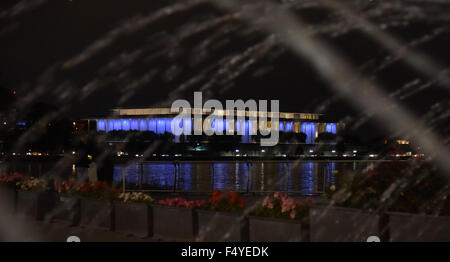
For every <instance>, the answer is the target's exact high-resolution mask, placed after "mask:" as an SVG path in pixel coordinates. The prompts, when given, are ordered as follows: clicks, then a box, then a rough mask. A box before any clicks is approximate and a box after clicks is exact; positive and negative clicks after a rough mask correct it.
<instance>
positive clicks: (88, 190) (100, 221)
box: [76, 181, 120, 230]
mask: <svg viewBox="0 0 450 262" xmlns="http://www.w3.org/2000/svg"><path fill="white" fill-rule="evenodd" d="M119 192H120V191H119V190H118V189H115V188H112V187H110V186H109V185H108V184H107V183H106V182H104V181H97V182H86V183H84V184H83V185H81V186H80V187H78V188H77V189H76V194H77V195H79V196H80V198H81V202H80V213H81V219H80V225H82V226H87V227H94V228H101V229H106V230H114V225H115V223H114V205H113V203H112V201H113V199H114V198H116V197H117V195H118V194H119Z"/></svg>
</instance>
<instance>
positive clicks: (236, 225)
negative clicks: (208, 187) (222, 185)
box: [197, 190, 249, 241]
mask: <svg viewBox="0 0 450 262" xmlns="http://www.w3.org/2000/svg"><path fill="white" fill-rule="evenodd" d="M244 208H245V198H243V197H240V196H239V194H237V193H236V192H229V191H218V190H216V191H214V192H213V195H212V197H211V198H210V199H209V202H208V204H206V205H205V206H203V207H202V209H199V210H197V213H198V226H199V233H198V237H197V240H199V241H248V239H249V237H248V218H247V217H245V216H243V215H242V211H243V209H244Z"/></svg>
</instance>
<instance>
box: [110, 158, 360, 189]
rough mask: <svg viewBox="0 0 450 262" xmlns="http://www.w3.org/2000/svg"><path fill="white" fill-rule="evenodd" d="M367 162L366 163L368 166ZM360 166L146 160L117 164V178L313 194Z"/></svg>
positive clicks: (148, 184) (152, 184)
mask: <svg viewBox="0 0 450 262" xmlns="http://www.w3.org/2000/svg"><path fill="white" fill-rule="evenodd" d="M366 165H367V164H364V166H366ZM356 168H360V165H359V164H358V163H357V164H354V163H352V162H346V163H336V162H315V161H310V162H294V161H292V162H276V161H264V162H263V161H252V162H189V163H184V162H180V163H177V164H175V163H156V162H145V163H142V164H132V165H128V166H116V167H115V169H114V180H115V181H121V180H122V175H123V174H125V179H126V182H127V185H128V186H129V187H131V188H142V189H159V190H173V189H174V188H175V187H176V190H178V191H198V192H210V191H212V190H214V189H219V190H223V189H228V190H232V191H250V192H266V191H287V192H304V193H305V194H313V193H320V192H323V190H324V188H325V187H329V186H331V185H334V184H335V182H336V179H335V176H336V174H337V173H338V171H340V170H349V169H356Z"/></svg>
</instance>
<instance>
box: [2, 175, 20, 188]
mask: <svg viewBox="0 0 450 262" xmlns="http://www.w3.org/2000/svg"><path fill="white" fill-rule="evenodd" d="M25 179H26V177H25V176H24V175H22V174H20V173H17V172H14V173H13V174H12V175H9V174H6V173H4V174H1V175H0V185H4V186H7V187H10V188H16V187H17V183H18V182H20V181H23V180H25Z"/></svg>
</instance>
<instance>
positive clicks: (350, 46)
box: [0, 0, 450, 135]
mask: <svg viewBox="0 0 450 262" xmlns="http://www.w3.org/2000/svg"><path fill="white" fill-rule="evenodd" d="M17 2H18V1H10V0H2V1H1V3H0V10H2V11H4V10H9V8H11V7H12V6H13V4H14V3H17ZM169 2H174V1H162V0H160V1H155V0H152V1H137V0H130V1H128V0H127V1H116V0H95V1H88V0H74V1H62V0H61V1H47V3H45V4H44V5H42V6H40V7H38V8H36V9H34V10H32V11H28V12H24V13H23V14H19V15H17V16H14V17H12V18H11V17H2V16H1V15H0V84H1V85H2V86H4V87H6V88H9V89H15V90H17V92H18V97H19V98H20V97H24V96H26V95H27V94H29V92H31V91H32V90H34V89H35V88H36V86H37V85H38V83H39V82H41V83H42V81H43V80H42V75H43V73H44V72H45V71H46V70H48V68H50V67H51V66H53V65H58V66H59V69H57V70H56V71H55V73H54V77H53V79H52V80H51V82H50V84H49V86H52V87H51V88H50V89H49V90H48V91H46V92H44V93H43V94H41V95H39V96H37V97H36V100H39V101H44V102H46V103H51V104H54V105H56V106H60V105H64V104H71V106H70V110H69V111H68V114H69V116H72V117H82V116H88V115H94V114H97V113H102V112H106V111H107V110H108V109H110V108H115V107H117V106H122V107H146V106H154V105H156V104H158V103H159V102H161V101H163V100H166V99H168V94H169V93H170V92H171V91H173V90H174V89H175V88H177V87H179V86H180V85H181V84H183V83H186V81H188V80H189V79H191V78H192V77H193V76H195V75H197V74H198V73H199V72H200V71H201V70H203V69H205V68H208V66H211V65H212V64H213V63H214V62H217V61H219V60H220V59H223V58H224V57H228V56H231V55H235V54H242V53H243V52H244V51H245V50H246V49H247V48H248V47H249V46H252V45H255V44H257V43H258V42H260V41H261V40H263V39H265V38H266V37H267V34H266V33H263V32H261V30H258V29H256V30H255V31H254V32H253V33H249V32H248V30H249V29H250V28H251V27H250V26H248V25H247V24H246V23H245V22H243V21H233V22H229V23H225V24H221V25H220V26H216V27H213V28H211V29H209V30H206V31H204V32H202V33H199V34H195V35H193V36H191V37H188V38H186V39H184V40H183V41H180V42H177V39H176V38H174V37H173V36H174V35H176V34H177V33H179V32H182V31H183V30H188V29H187V28H189V27H188V26H189V24H190V23H195V22H201V21H206V20H208V19H213V18H215V17H218V16H220V15H223V14H225V13H224V12H223V11H220V10H217V9H216V8H213V7H212V6H209V5H201V6H198V7H195V8H191V9H189V10H188V11H186V12H181V13H178V14H176V15H173V16H168V17H166V18H163V19H160V20H158V21H157V22H155V23H152V24H151V25H150V26H147V27H145V28H144V29H141V30H138V31H136V32H134V33H131V34H125V35H122V36H121V37H120V38H119V39H117V41H115V42H114V44H112V45H111V46H109V47H107V48H105V49H104V50H102V51H100V52H99V53H97V54H96V55H94V56H93V57H91V58H90V59H89V60H87V61H86V62H84V63H83V64H81V65H80V66H77V67H75V68H72V69H68V70H63V69H61V65H62V64H63V63H64V62H66V61H68V60H69V59H71V58H73V57H75V56H76V55H77V54H80V53H82V52H84V51H85V50H86V48H87V47H88V46H89V45H90V44H92V43H93V42H94V41H95V40H96V39H98V38H101V37H103V36H105V35H107V33H108V32H109V31H111V30H113V29H115V28H117V27H118V26H119V25H121V24H122V23H123V22H124V21H126V20H128V19H130V18H131V17H134V16H136V15H141V16H143V15H147V14H149V13H152V12H154V11H155V10H157V9H159V8H161V7H163V6H165V5H168V3H169ZM376 4H377V2H376V1H373V5H376ZM447 7H448V5H447ZM367 8H371V6H368V7H367ZM447 10H449V9H447ZM1 13H2V12H1V11H0V14H1ZM298 15H299V16H300V17H301V18H302V19H303V20H304V21H306V22H307V23H309V24H311V25H321V24H323V23H326V22H327V21H328V22H330V21H331V23H332V21H333V19H336V15H335V14H334V13H333V12H330V11H328V10H326V9H321V8H314V7H312V8H309V9H304V10H301V11H299V12H298ZM375 22H376V23H378V24H382V23H383V21H382V20H380V21H375ZM446 23H447V26H450V25H449V24H448V22H442V21H436V20H432V21H430V20H427V19H426V18H425V19H422V20H413V21H410V23H409V24H408V25H404V26H398V27H391V28H390V29H389V31H390V32H391V33H393V34H394V35H395V36H396V37H398V38H399V39H401V40H403V41H411V40H413V39H417V38H420V37H422V36H424V35H426V34H429V33H430V32H432V31H433V30H434V29H436V28H440V27H442V26H444V25H445V24H446ZM227 26H228V27H227ZM233 27H236V28H238V29H237V30H236V31H234V32H231V33H229V34H225V33H224V34H223V36H222V37H221V38H220V39H219V40H217V43H213V45H212V47H211V48H209V49H208V52H207V55H205V56H203V55H204V54H203V53H202V52H201V49H198V46H199V44H200V43H201V42H202V41H203V40H204V39H206V38H207V37H208V36H211V35H213V34H214V33H217V32H219V31H220V30H226V29H227V28H233ZM320 37H321V38H322V39H324V40H326V41H328V42H329V43H331V44H332V45H333V46H334V47H336V49H337V50H339V51H341V52H342V54H343V55H345V56H346V57H347V58H348V59H349V60H350V61H351V63H352V64H353V65H354V66H355V67H356V68H359V69H360V70H361V71H360V72H361V73H363V74H365V75H367V76H369V77H370V78H371V79H372V80H374V81H375V82H376V83H378V84H379V85H381V86H383V88H385V89H386V91H387V92H392V91H394V90H397V89H398V88H400V87H402V86H403V85H405V84H406V83H408V82H410V81H413V80H415V79H419V81H421V82H427V80H428V79H427V78H426V77H424V76H423V75H422V74H420V73H418V72H416V71H414V70H413V69H411V68H410V67H408V66H407V65H406V64H405V63H404V62H403V61H399V62H395V63H393V64H392V65H390V66H388V67H387V68H385V69H383V70H382V71H380V72H377V73H372V72H371V69H373V65H374V64H375V65H376V64H377V63H380V61H381V60H382V58H384V57H385V56H386V55H388V52H387V51H386V50H385V49H384V48H383V47H381V46H380V45H378V44H377V43H375V42H374V41H373V40H371V39H370V38H369V37H368V36H367V35H365V34H363V33H361V32H359V31H356V30H351V31H349V32H347V33H345V34H343V35H341V36H338V37H331V36H329V35H321V36H320ZM449 46H450V31H447V32H445V33H442V34H440V35H438V36H437V37H435V38H433V39H432V40H431V41H428V42H425V43H423V44H420V45H418V46H417V48H418V49H419V50H421V51H423V52H424V53H426V54H427V55H429V56H431V57H432V58H433V59H434V60H435V61H438V62H439V63H440V64H442V65H445V66H447V67H448V66H450V59H449V58H450V48H448V47H449ZM140 48H145V50H144V51H143V52H142V53H141V54H139V56H138V57H137V58H136V59H135V60H134V62H133V63H132V65H129V66H126V72H127V73H126V74H124V75H123V76H121V75H120V72H119V73H117V72H116V71H111V72H106V73H100V72H101V70H100V69H101V68H102V67H104V66H105V65H106V64H108V63H109V62H111V61H112V60H113V59H114V58H115V57H116V56H117V55H119V54H121V53H124V52H127V53H132V52H135V51H136V50H138V49H140ZM163 50H169V51H170V52H163ZM161 53H162V54H161ZM158 54H161V55H160V56H158ZM198 59H200V62H198V63H195V61H197V60H198ZM369 61H373V63H374V64H371V63H369ZM364 64H366V66H365V67H361V66H362V65H364ZM231 69H232V70H233V67H231ZM123 71H125V69H124V70H123ZM153 74H154V76H153V77H152V78H151V81H148V82H146V83H144V84H142V86H140V87H139V88H137V89H135V90H134V95H132V96H131V97H130V98H129V99H128V100H127V101H126V102H124V103H122V104H118V99H119V98H120V97H122V94H123V92H125V93H126V92H128V91H129V90H130V85H132V83H133V82H134V81H135V80H136V79H142V78H145V76H149V77H150V76H152V75H153ZM208 76H209V75H208ZM211 76H212V75H211ZM39 79H41V80H39ZM94 79H98V80H100V81H105V82H106V83H107V84H105V86H104V87H103V88H101V89H99V90H97V91H95V92H93V93H92V94H90V95H89V96H88V97H87V98H86V99H81V100H80V99H79V98H78V99H77V98H74V97H80V95H79V94H80V90H81V88H82V87H83V86H84V85H86V84H87V83H89V82H91V81H92V80H94ZM205 81H207V79H206V80H204V81H203V82H200V83H198V84H195V85H193V86H192V87H189V88H187V89H186V90H184V91H183V92H181V93H179V94H177V97H180V98H190V97H191V96H192V93H193V91H195V90H197V89H198V88H200V86H202V84H204V83H205ZM230 83H232V84H231V85H230ZM61 85H62V87H61V88H59V89H58V88H56V87H57V86H61ZM65 88H67V89H68V90H69V91H70V92H72V93H70V96H69V98H65V99H63V100H60V101H58V100H57V99H56V98H55V97H57V96H58V95H60V93H61V92H63V91H64V90H65ZM124 90H125V91H124ZM127 90H128V91H127ZM211 90H212V91H213V92H212V94H211V95H212V96H213V97H214V98H218V99H220V100H224V99H238V98H241V99H244V100H246V99H250V98H253V99H279V100H280V102H281V108H280V109H281V111H292V112H316V111H318V106H319V105H321V104H322V103H323V102H324V101H329V100H328V99H330V98H333V97H334V98H336V99H334V100H332V103H331V104H330V105H329V106H328V107H327V108H326V109H325V111H324V112H323V113H325V114H327V115H329V116H330V117H332V118H334V119H337V120H340V119H342V118H343V117H345V116H347V115H350V116H356V117H357V116H358V114H357V113H356V112H355V111H354V110H353V109H352V108H351V107H350V106H349V105H348V104H347V103H346V102H345V100H344V99H341V98H339V97H335V94H334V93H333V91H332V90H331V89H330V88H329V87H328V86H327V84H325V83H324V82H323V81H321V79H320V78H319V77H318V76H317V73H316V72H315V71H314V69H313V68H312V67H311V65H310V64H309V63H308V62H306V61H303V60H302V59H300V58H297V57H295V56H294V55H293V54H292V53H291V52H289V50H287V49H286V48H285V47H283V46H276V47H274V48H273V50H272V51H271V52H269V53H268V54H267V55H265V56H264V57H263V58H261V59H260V60H258V61H257V62H256V63H254V64H252V65H251V66H250V67H249V68H247V70H245V71H244V72H243V73H242V74H241V75H240V76H239V77H237V78H236V79H235V80H233V81H231V82H226V81H219V82H217V83H215V84H214V85H213V86H212V88H211ZM448 98H449V93H448V91H445V90H444V88H442V87H439V86H434V85H432V86H431V87H430V88H428V89H426V90H424V91H421V92H419V93H418V94H416V95H412V96H410V97H409V98H408V99H405V100H402V101H400V104H401V105H404V106H406V107H407V108H408V109H411V110H412V111H413V112H414V113H415V114H416V116H417V117H421V116H423V115H424V114H426V113H427V112H428V111H429V109H430V107H431V106H432V105H433V104H435V103H437V102H441V103H442V102H443V103H444V104H447V103H448ZM447 105H448V104H447ZM374 125H376V124H375V123H374V122H369V123H368V124H366V125H364V126H363V127H362V128H364V129H366V130H371V131H372V134H373V135H376V134H377V132H376V131H375V130H374V129H373V128H372V127H373V126H374ZM380 129H383V128H382V127H381V128H380Z"/></svg>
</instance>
